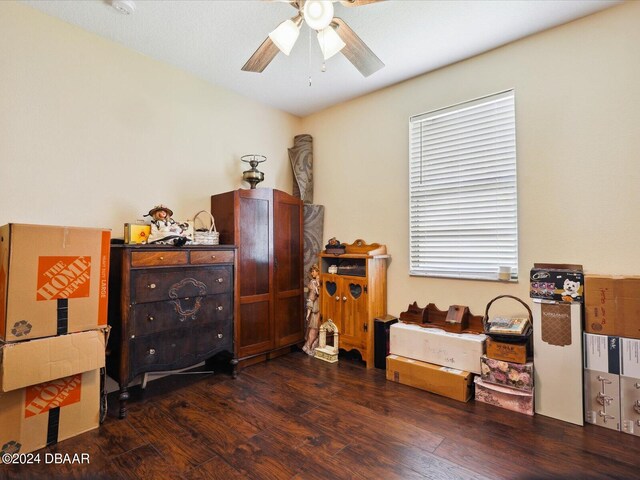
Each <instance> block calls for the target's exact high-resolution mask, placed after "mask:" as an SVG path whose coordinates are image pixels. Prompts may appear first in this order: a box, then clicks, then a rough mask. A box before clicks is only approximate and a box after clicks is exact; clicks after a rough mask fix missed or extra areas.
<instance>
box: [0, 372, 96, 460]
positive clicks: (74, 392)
mask: <svg viewBox="0 0 640 480" xmlns="http://www.w3.org/2000/svg"><path fill="white" fill-rule="evenodd" d="M99 423H100V371H99V370H92V371H90V372H85V373H81V374H78V375H72V376H70V377H66V378H61V379H57V380H53V381H50V382H46V383H41V384H39V385H32V386H29V387H25V388H20V389H18V390H12V391H10V392H4V393H0V425H2V428H0V459H1V458H2V455H3V454H5V453H28V452H33V451H34V450H38V449H39V448H43V447H45V446H47V445H52V444H54V443H56V442H59V441H62V440H65V439H67V438H70V437H73V436H75V435H79V434H81V433H84V432H87V431H89V430H92V429H94V428H97V427H98V425H99ZM0 462H1V460H0Z"/></svg>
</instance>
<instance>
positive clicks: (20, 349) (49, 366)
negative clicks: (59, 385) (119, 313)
mask: <svg viewBox="0 0 640 480" xmlns="http://www.w3.org/2000/svg"><path fill="white" fill-rule="evenodd" d="M107 332H108V330H107V329H104V330H89V331H86V332H78V333H70V334H68V335H57V336H55V337H47V338H37V339H35V340H30V341H27V342H14V343H0V392H8V391H11V390H17V389H19V388H24V387H27V386H29V385H37V384H39V383H44V382H49V381H51V380H55V379H58V378H63V377H68V376H70V375H75V374H78V373H84V372H88V371H91V370H96V369H99V368H102V367H104V364H105V345H106V338H107Z"/></svg>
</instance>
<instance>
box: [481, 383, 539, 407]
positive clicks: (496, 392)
mask: <svg viewBox="0 0 640 480" xmlns="http://www.w3.org/2000/svg"><path fill="white" fill-rule="evenodd" d="M474 382H475V384H476V396H475V399H476V401H478V402H483V403H488V404H489V405H495V406H496V407H500V408H506V409H507V410H512V411H514V412H518V413H524V414H525V415H533V392H523V391H521V390H514V389H512V388H508V387H503V386H502V385H495V384H492V383H487V382H484V381H483V380H482V379H481V378H480V377H476V378H475V380H474Z"/></svg>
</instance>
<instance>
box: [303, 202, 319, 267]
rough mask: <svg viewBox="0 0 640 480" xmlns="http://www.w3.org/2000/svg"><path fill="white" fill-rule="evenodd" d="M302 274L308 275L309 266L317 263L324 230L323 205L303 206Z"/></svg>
mask: <svg viewBox="0 0 640 480" xmlns="http://www.w3.org/2000/svg"><path fill="white" fill-rule="evenodd" d="M303 223H304V227H303V228H304V272H305V275H308V273H309V269H310V268H311V265H313V264H314V263H318V254H319V253H320V252H321V251H322V233H323V230H324V205H306V204H305V205H304V219H303Z"/></svg>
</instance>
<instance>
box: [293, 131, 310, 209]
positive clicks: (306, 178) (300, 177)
mask: <svg viewBox="0 0 640 480" xmlns="http://www.w3.org/2000/svg"><path fill="white" fill-rule="evenodd" d="M289 161H290V162H291V168H292V169H293V177H294V178H293V196H294V197H298V198H300V199H302V202H303V203H305V204H307V203H313V137H312V136H311V135H308V134H305V135H296V136H295V137H293V147H292V148H290V149H289Z"/></svg>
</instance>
